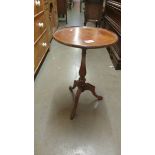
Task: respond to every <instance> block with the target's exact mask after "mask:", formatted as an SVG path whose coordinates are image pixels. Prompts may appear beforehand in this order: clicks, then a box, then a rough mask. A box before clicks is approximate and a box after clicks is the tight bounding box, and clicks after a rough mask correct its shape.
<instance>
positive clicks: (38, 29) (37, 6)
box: [34, 0, 58, 76]
mask: <svg viewBox="0 0 155 155" xmlns="http://www.w3.org/2000/svg"><path fill="white" fill-rule="evenodd" d="M51 4H52V11H51V10H50V9H51V8H50V6H51ZM51 16H52V19H51ZM57 20H58V18H57V3H56V0H34V76H36V75H37V73H38V71H39V69H40V67H41V64H42V63H43V61H44V59H45V57H46V55H47V52H48V50H49V47H50V41H51V39H52V34H53V32H55V31H56V29H57V26H58V21H57Z"/></svg>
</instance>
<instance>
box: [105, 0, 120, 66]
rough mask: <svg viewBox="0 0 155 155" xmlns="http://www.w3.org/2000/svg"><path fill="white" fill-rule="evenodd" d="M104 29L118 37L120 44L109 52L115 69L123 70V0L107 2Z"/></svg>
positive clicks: (109, 48)
mask: <svg viewBox="0 0 155 155" xmlns="http://www.w3.org/2000/svg"><path fill="white" fill-rule="evenodd" d="M103 27H105V28H107V29H109V30H111V31H113V32H115V33H116V34H117V35H118V38H119V40H118V42H117V43H116V44H115V45H113V46H110V47H108V48H107V50H108V52H109V55H110V58H111V60H112V62H113V65H114V67H115V69H121V0H106V2H105V12H104V24H103Z"/></svg>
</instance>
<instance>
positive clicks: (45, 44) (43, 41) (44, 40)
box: [39, 31, 49, 57]
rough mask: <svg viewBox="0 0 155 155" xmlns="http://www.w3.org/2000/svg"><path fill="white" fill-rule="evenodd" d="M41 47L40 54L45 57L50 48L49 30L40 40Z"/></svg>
mask: <svg viewBox="0 0 155 155" xmlns="http://www.w3.org/2000/svg"><path fill="white" fill-rule="evenodd" d="M39 48H40V56H41V57H43V56H44V54H45V53H46V51H47V49H48V48H49V41H48V33H47V31H46V32H45V33H44V35H43V36H42V37H41V39H40V40H39Z"/></svg>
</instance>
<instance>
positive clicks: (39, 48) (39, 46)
mask: <svg viewBox="0 0 155 155" xmlns="http://www.w3.org/2000/svg"><path fill="white" fill-rule="evenodd" d="M48 48H49V42H48V34H47V31H46V32H45V33H44V35H43V36H42V37H41V38H40V40H39V41H38V42H37V43H36V44H35V46H34V69H36V68H37V67H38V65H39V64H40V61H41V60H42V58H43V56H44V55H45V53H46V51H47V49H48Z"/></svg>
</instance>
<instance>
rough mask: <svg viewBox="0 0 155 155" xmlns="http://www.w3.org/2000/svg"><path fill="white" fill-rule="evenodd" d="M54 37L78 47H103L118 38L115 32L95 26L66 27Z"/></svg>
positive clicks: (63, 42) (68, 44)
mask: <svg viewBox="0 0 155 155" xmlns="http://www.w3.org/2000/svg"><path fill="white" fill-rule="evenodd" d="M53 37H54V39H55V40H56V41H58V42H60V43H62V44H65V45H67V46H72V47H78V48H101V47H106V46H109V45H112V44H114V43H116V42H117V40H118V37H117V35H116V34H115V33H113V32H111V31H108V30H106V29H103V28H93V27H66V28H63V29H60V30H58V31H56V32H55V33H54V35H53Z"/></svg>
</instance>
